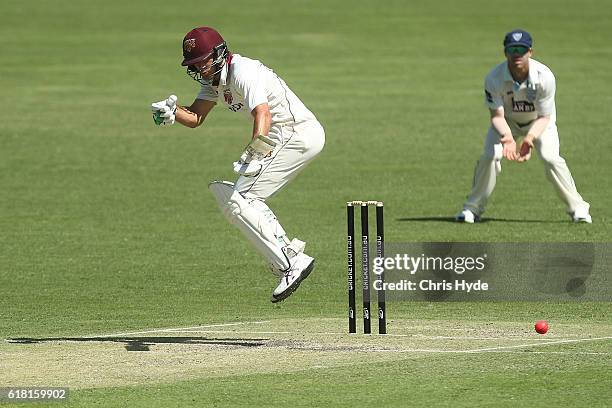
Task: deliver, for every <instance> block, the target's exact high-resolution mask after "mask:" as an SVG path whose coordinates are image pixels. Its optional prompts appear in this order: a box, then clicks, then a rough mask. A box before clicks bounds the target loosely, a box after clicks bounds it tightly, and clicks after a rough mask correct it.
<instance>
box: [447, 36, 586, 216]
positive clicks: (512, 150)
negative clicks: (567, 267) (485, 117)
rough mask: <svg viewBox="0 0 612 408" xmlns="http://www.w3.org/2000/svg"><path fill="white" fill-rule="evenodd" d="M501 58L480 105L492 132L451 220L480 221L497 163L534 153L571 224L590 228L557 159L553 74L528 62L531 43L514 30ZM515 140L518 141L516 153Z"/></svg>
mask: <svg viewBox="0 0 612 408" xmlns="http://www.w3.org/2000/svg"><path fill="white" fill-rule="evenodd" d="M504 53H505V55H506V61H504V62H502V63H501V64H499V65H497V66H496V67H495V68H493V70H492V71H491V72H490V73H489V74H488V75H487V76H486V78H485V102H486V105H487V106H488V108H489V111H490V114H491V126H490V127H489V131H488V132H487V136H486V139H485V145H484V152H483V153H482V155H481V156H480V160H478V163H477V164H476V170H475V172H474V181H473V185H472V191H471V192H470V195H469V197H468V199H467V201H466V202H465V204H464V205H463V209H462V210H461V211H460V212H459V213H458V214H457V216H456V220H457V221H459V222H466V223H474V222H475V221H479V220H480V216H481V215H482V213H483V212H484V210H485V205H486V204H487V200H488V198H489V196H491V194H492V193H493V189H494V188H495V181H496V178H497V175H498V174H499V173H500V172H501V160H502V157H503V158H506V159H508V160H512V161H518V162H519V163H523V162H526V161H527V160H529V158H530V157H531V151H532V149H535V150H536V151H537V152H538V156H539V157H540V159H541V160H542V162H543V163H544V169H545V171H546V177H547V178H548V180H549V181H550V182H551V183H552V185H553V186H554V188H555V190H556V192H557V194H558V195H559V197H560V198H561V200H562V201H563V202H564V203H565V205H566V206H567V212H568V214H569V215H570V216H571V217H572V220H573V221H574V222H584V223H589V224H590V223H591V222H592V221H591V215H590V214H589V207H590V205H589V203H587V202H586V201H584V200H583V199H582V197H581V196H580V194H578V191H577V190H576V185H575V184H574V179H573V178H572V175H571V173H570V170H569V168H568V167H567V164H566V163H565V160H564V159H563V158H562V157H561V156H560V155H559V135H558V133H557V125H556V111H555V89H556V85H555V77H554V75H553V73H552V72H551V70H550V69H549V68H548V67H547V66H545V65H544V64H542V63H540V62H538V61H536V60H534V59H532V58H531V56H532V54H533V49H532V38H531V35H530V34H529V33H528V32H527V31H524V30H520V29H517V30H513V31H511V32H509V33H507V34H506V36H505V38H504ZM517 137H523V141H522V143H521V145H520V148H519V149H518V151H517V145H516V138H517Z"/></svg>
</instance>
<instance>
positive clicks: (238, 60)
mask: <svg viewBox="0 0 612 408" xmlns="http://www.w3.org/2000/svg"><path fill="white" fill-rule="evenodd" d="M197 99H204V100H207V101H213V102H217V103H219V101H221V102H222V103H223V104H225V106H227V107H228V109H229V110H231V111H232V112H244V114H245V115H246V116H247V117H248V118H249V119H250V120H252V119H253V117H252V116H251V111H252V110H253V109H255V107H256V106H257V105H260V104H262V103H265V102H267V103H268V106H269V107H270V113H271V114H272V125H275V124H298V123H302V122H305V121H307V120H316V118H315V116H314V115H313V114H312V112H310V111H309V110H308V108H306V106H305V105H304V104H303V103H302V101H300V99H299V98H298V97H297V96H296V95H295V94H294V93H293V92H292V91H291V89H289V87H288V86H287V84H285V81H283V80H282V79H281V78H280V77H279V76H278V75H276V74H275V73H274V71H272V70H271V69H270V68H268V67H266V66H265V65H264V64H262V63H261V62H260V61H257V60H253V59H250V58H247V57H243V56H240V55H238V54H233V55H232V57H231V61H230V64H229V68H224V70H223V72H222V75H221V80H220V83H219V86H216V87H213V86H210V85H203V86H202V89H201V90H200V93H199V94H198V96H197Z"/></svg>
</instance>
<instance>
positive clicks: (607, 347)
mask: <svg viewBox="0 0 612 408" xmlns="http://www.w3.org/2000/svg"><path fill="white" fill-rule="evenodd" d="M374 323H376V322H374ZM373 329H374V330H376V326H374V327H373ZM389 332H390V334H388V335H376V334H374V335H371V336H365V335H363V334H354V335H348V334H347V333H346V321H345V320H344V319H315V318H311V319H292V320H272V321H261V322H235V323H218V324H209V325H201V326H195V327H182V328H160V329H143V330H140V331H132V332H125V333H113V334H102V335H87V336H77V337H55V338H50V337H49V338H34V337H33V338H10V339H6V340H5V341H4V342H2V343H0V354H1V355H2V356H3V358H2V360H1V361H0V371H1V372H3V373H4V374H5V375H6V377H5V380H6V383H7V384H13V385H19V386H34V385H40V384H45V385H46V386H62V387H70V388H73V389H79V388H96V387H109V386H126V385H137V384H151V383H167V382H173V381H177V380H186V379H194V378H210V377H224V376H234V375H244V374H255V373H288V372H296V371H300V370H310V369H317V368H332V367H341V366H349V365H353V364H366V363H368V364H371V363H376V362H384V361H397V360H402V359H414V358H423V359H426V358H430V357H431V356H433V355H440V354H441V353H446V354H449V355H452V354H479V355H481V356H482V354H483V353H490V354H496V353H522V354H523V355H525V353H549V354H550V355H551V358H553V356H554V355H559V354H566V355H576V356H577V355H579V354H580V355H583V357H585V358H586V357H590V358H605V359H610V356H611V355H612V335H611V334H612V326H609V325H597V326H593V327H588V328H587V327H584V326H579V325H561V324H558V325H553V327H552V328H551V330H550V331H549V332H548V333H547V334H546V335H544V336H540V335H538V334H536V333H535V332H534V331H533V329H532V327H524V326H523V327H521V326H519V325H517V323H515V322H506V323H495V324H492V323H485V322H470V323H466V322H465V321H462V322H459V321H457V322H454V321H447V320H444V321H435V320H427V321H423V320H414V321H410V320H401V321H399V320H391V321H390V322H389ZM490 357H492V358H494V356H493V355H491V356H490Z"/></svg>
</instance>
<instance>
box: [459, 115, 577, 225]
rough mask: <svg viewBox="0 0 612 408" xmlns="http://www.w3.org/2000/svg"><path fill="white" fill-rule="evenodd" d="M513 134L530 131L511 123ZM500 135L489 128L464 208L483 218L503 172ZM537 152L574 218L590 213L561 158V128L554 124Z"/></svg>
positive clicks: (549, 128) (548, 129)
mask: <svg viewBox="0 0 612 408" xmlns="http://www.w3.org/2000/svg"><path fill="white" fill-rule="evenodd" d="M508 124H509V125H510V129H511V130H512V134H513V135H514V136H515V137H516V136H525V135H526V133H527V130H528V128H523V129H521V128H519V127H517V126H516V125H514V124H513V123H511V122H509V123H508ZM499 139H500V137H499V134H498V133H497V132H496V131H495V130H494V129H493V127H490V128H489V131H488V132H487V136H486V139H485V145H484V151H483V153H482V156H480V159H479V160H478V163H477V164H476V169H475V171H474V180H473V184H472V191H471V192H470V195H469V197H468V199H467V201H466V202H465V204H464V208H466V209H468V210H470V211H472V212H473V213H474V214H477V215H480V214H482V213H483V212H484V210H485V205H486V204H487V200H488V199H489V197H490V196H491V194H492V193H493V189H494V188H495V182H496V179H497V175H498V174H499V173H500V172H501V160H502V157H503V155H502V151H503V147H502V144H501V143H500V141H499ZM534 147H535V150H536V152H537V154H538V156H539V157H540V159H541V160H542V162H543V163H544V169H545V172H546V177H547V178H548V180H549V181H550V182H551V183H552V185H553V187H554V188H555V191H556V192H557V194H558V195H559V197H560V198H561V200H562V201H563V202H564V203H565V205H566V206H567V212H568V213H570V214H572V213H573V212H574V211H576V210H577V209H578V208H581V209H583V208H584V209H586V210H587V211H588V209H589V203H587V202H586V201H584V200H583V199H582V197H581V196H580V194H578V191H577V190H576V184H575V183H574V179H573V178H572V174H571V173H570V170H569V168H568V167H567V164H566V163H565V160H564V159H563V158H562V157H561V156H560V155H559V134H558V133H557V126H556V125H555V124H552V125H551V126H549V127H548V128H547V129H546V130H545V131H544V133H542V135H540V137H538V138H537V139H536V140H535V141H534Z"/></svg>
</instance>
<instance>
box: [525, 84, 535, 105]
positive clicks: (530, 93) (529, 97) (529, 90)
mask: <svg viewBox="0 0 612 408" xmlns="http://www.w3.org/2000/svg"><path fill="white" fill-rule="evenodd" d="M536 92H537V90H536V89H535V88H532V87H529V88H527V100H528V101H529V102H533V101H535V98H536Z"/></svg>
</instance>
